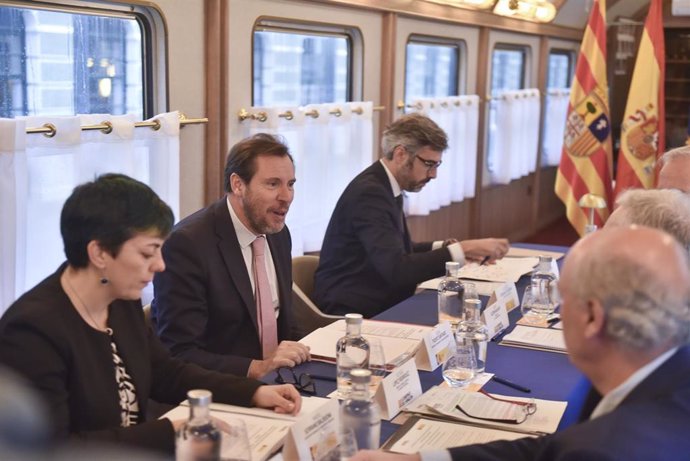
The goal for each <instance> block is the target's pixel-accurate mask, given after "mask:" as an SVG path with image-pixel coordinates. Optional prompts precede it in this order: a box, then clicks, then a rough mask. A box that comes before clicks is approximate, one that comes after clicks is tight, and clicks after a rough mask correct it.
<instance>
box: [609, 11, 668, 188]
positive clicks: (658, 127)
mask: <svg viewBox="0 0 690 461" xmlns="http://www.w3.org/2000/svg"><path fill="white" fill-rule="evenodd" d="M664 66H665V59H664V25H663V18H662V13H661V0H652V3H651V4H650V5H649V13H647V20H646V21H645V23H644V31H643V32H642V40H641V41H640V49H639V51H638V52H637V60H636V61H635V70H634V71H633V75H632V80H631V82H630V91H629V92H628V102H627V104H626V105H625V114H624V116H623V123H622V125H621V150H620V152H619V154H618V170H617V171H616V194H618V193H619V192H622V191H624V190H625V189H631V188H640V187H643V188H645V189H649V188H651V187H654V162H655V161H656V159H657V157H658V156H660V155H661V154H663V153H664V147H665V146H664V135H665V121H664Z"/></svg>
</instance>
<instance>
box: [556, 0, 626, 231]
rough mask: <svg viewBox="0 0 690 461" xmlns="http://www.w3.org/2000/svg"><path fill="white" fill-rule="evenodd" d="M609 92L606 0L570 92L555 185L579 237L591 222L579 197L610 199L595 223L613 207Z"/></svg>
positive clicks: (595, 15) (592, 23)
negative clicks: (580, 205)
mask: <svg viewBox="0 0 690 461" xmlns="http://www.w3.org/2000/svg"><path fill="white" fill-rule="evenodd" d="M607 91H608V83H607V80H606V0H595V1H594V5H593V6H592V12H591V13H590V15H589V20H588V21H587V28H586V29H585V34H584V37H583V39H582V45H580V55H579V57H578V59H577V66H576V68H575V78H574V79H573V86H572V88H571V90H570V103H569V105H568V116H567V118H566V125H565V135H564V140H563V153H562V154H561V163H560V165H559V167H558V174H557V176H556V187H555V190H556V195H558V197H559V198H560V199H561V200H562V201H563V203H565V207H566V215H567V216H568V220H569V221H570V223H571V224H572V225H573V227H574V228H575V230H577V232H578V233H579V234H580V235H583V234H584V232H585V225H586V224H587V222H588V218H587V214H586V213H587V210H583V209H581V208H580V207H579V206H578V204H577V202H578V200H580V197H582V196H583V195H585V194H587V193H592V194H595V195H598V196H600V197H603V198H604V199H605V200H606V203H607V204H608V208H603V209H599V210H597V213H595V222H594V223H595V224H596V225H598V226H600V227H601V226H602V224H603V223H604V221H606V218H608V215H609V210H610V208H611V198H612V191H611V172H612V149H611V118H610V117H609V102H608V94H607Z"/></svg>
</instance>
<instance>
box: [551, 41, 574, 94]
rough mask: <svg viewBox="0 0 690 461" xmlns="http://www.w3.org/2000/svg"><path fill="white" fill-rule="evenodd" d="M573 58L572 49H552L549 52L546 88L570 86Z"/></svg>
mask: <svg viewBox="0 0 690 461" xmlns="http://www.w3.org/2000/svg"><path fill="white" fill-rule="evenodd" d="M574 60H575V59H574V55H573V53H572V51H567V50H553V51H551V52H549V71H548V83H547V85H546V86H547V88H570V82H571V80H572V77H573V69H574V66H573V62H574Z"/></svg>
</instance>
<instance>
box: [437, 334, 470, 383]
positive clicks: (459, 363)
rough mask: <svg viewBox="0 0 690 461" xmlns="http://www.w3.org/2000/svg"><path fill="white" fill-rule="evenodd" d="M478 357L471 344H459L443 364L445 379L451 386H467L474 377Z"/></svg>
mask: <svg viewBox="0 0 690 461" xmlns="http://www.w3.org/2000/svg"><path fill="white" fill-rule="evenodd" d="M476 369H477V357H476V356H475V351H474V348H473V347H472V345H470V344H462V343H460V344H458V343H457V341H456V344H455V350H454V351H451V356H450V358H448V360H446V361H445V362H444V364H443V379H444V380H445V382H446V383H448V385H449V386H450V387H465V386H466V385H467V384H469V383H470V381H472V379H474V374H475V370H476Z"/></svg>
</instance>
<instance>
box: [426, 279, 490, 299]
mask: <svg viewBox="0 0 690 461" xmlns="http://www.w3.org/2000/svg"><path fill="white" fill-rule="evenodd" d="M443 278H444V277H437V278H435V279H430V280H427V281H425V282H422V283H420V284H419V285H417V288H419V289H421V290H434V291H435V290H437V289H438V284H439V283H441V281H442V280H443ZM465 281H466V282H472V283H474V285H475V286H476V287H477V294H479V295H480V296H491V295H492V294H494V291H496V290H497V289H498V288H500V287H501V285H503V283H501V282H482V281H481V280H465Z"/></svg>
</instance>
